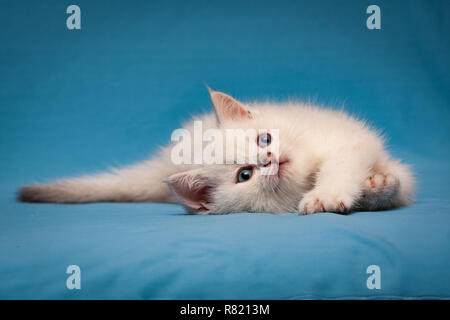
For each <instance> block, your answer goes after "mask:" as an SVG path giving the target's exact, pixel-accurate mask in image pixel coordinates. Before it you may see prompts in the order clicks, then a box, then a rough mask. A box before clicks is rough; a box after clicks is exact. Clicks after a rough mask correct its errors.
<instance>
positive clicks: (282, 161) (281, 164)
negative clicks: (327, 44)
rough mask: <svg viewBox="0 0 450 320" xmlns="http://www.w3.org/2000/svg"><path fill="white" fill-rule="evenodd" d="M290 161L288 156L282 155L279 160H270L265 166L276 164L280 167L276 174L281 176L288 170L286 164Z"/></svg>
mask: <svg viewBox="0 0 450 320" xmlns="http://www.w3.org/2000/svg"><path fill="white" fill-rule="evenodd" d="M288 163H289V160H288V159H287V158H283V157H281V158H280V159H279V160H278V161H274V162H272V161H269V162H268V163H266V164H265V165H264V166H263V167H271V166H272V164H274V165H276V166H277V167H278V170H277V172H276V173H274V174H275V175H277V176H278V177H280V176H281V175H282V173H283V172H284V171H285V170H286V165H287V164H288Z"/></svg>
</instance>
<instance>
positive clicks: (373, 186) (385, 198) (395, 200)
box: [356, 161, 414, 211]
mask: <svg viewBox="0 0 450 320" xmlns="http://www.w3.org/2000/svg"><path fill="white" fill-rule="evenodd" d="M377 167H378V168H377V169H376V170H377V171H378V173H375V174H373V175H371V176H370V177H369V178H367V179H366V181H364V183H363V193H362V195H361V198H360V199H359V200H358V203H357V204H356V209H358V210H367V211H374V210H385V209H392V208H396V207H401V206H406V205H409V204H411V202H412V199H411V198H412V194H413V191H414V179H413V177H412V174H411V172H410V170H409V168H408V167H407V166H406V165H404V164H401V163H399V162H397V161H389V162H387V163H385V164H383V165H377ZM380 170H381V171H380Z"/></svg>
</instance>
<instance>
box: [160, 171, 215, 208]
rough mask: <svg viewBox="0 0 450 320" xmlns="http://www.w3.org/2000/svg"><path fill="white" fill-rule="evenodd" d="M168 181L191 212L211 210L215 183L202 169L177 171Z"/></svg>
mask: <svg viewBox="0 0 450 320" xmlns="http://www.w3.org/2000/svg"><path fill="white" fill-rule="evenodd" d="M166 182H167V183H168V184H169V187H170V189H171V190H172V191H173V193H174V194H175V196H176V197H177V198H178V199H179V200H180V201H181V202H182V203H183V204H184V205H185V206H187V207H188V208H189V209H190V210H189V211H190V212H193V213H197V214H207V213H209V212H210V210H211V208H212V197H211V193H212V191H213V189H214V184H213V183H212V182H211V181H210V179H209V178H207V177H206V176H205V175H204V174H203V173H202V169H194V170H189V171H185V172H181V173H176V174H174V175H171V176H170V177H169V178H168V179H167V180H166Z"/></svg>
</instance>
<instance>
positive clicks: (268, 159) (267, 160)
mask: <svg viewBox="0 0 450 320" xmlns="http://www.w3.org/2000/svg"><path fill="white" fill-rule="evenodd" d="M264 160H265V161H263V167H268V166H270V165H271V164H272V160H273V156H272V152H267V156H266V158H265V159H264Z"/></svg>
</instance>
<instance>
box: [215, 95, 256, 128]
mask: <svg viewBox="0 0 450 320" xmlns="http://www.w3.org/2000/svg"><path fill="white" fill-rule="evenodd" d="M207 88H208V91H209V96H210V97H211V102H212V104H213V106H214V110H215V111H216V115H217V119H219V122H224V121H227V120H242V119H252V118H253V117H252V114H251V113H250V111H248V110H247V109H246V108H245V107H244V106H243V105H242V104H241V103H240V102H239V101H237V100H235V99H234V98H232V97H231V96H229V95H227V94H225V93H222V92H219V91H214V90H213V89H211V88H210V87H207Z"/></svg>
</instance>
